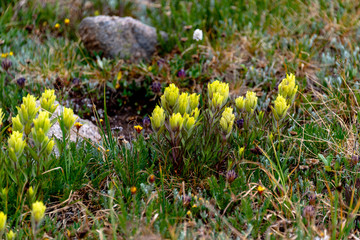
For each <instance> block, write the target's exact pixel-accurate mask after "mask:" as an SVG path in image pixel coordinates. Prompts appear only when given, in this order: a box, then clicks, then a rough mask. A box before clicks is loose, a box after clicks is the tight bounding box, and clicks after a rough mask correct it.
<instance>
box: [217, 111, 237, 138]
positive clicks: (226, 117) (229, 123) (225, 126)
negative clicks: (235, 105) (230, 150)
mask: <svg viewBox="0 0 360 240" xmlns="http://www.w3.org/2000/svg"><path fill="white" fill-rule="evenodd" d="M234 120H235V115H234V114H233V109H232V108H231V107H227V108H225V110H224V112H223V113H222V115H221V119H220V126H221V128H222V131H223V133H224V135H225V136H226V138H228V137H229V136H230V133H231V130H232V127H233V124H234Z"/></svg>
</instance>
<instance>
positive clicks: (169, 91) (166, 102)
mask: <svg viewBox="0 0 360 240" xmlns="http://www.w3.org/2000/svg"><path fill="white" fill-rule="evenodd" d="M178 97H179V88H177V87H176V86H175V84H173V83H172V84H170V85H169V86H168V87H167V88H165V92H164V95H162V96H161V105H162V106H163V108H166V107H167V106H168V107H173V106H174V105H175V104H176V102H177V100H178Z"/></svg>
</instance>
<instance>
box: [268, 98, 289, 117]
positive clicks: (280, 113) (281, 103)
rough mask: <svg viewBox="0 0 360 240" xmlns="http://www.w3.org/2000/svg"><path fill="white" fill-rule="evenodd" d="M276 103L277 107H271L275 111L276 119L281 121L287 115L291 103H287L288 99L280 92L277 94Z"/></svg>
mask: <svg viewBox="0 0 360 240" xmlns="http://www.w3.org/2000/svg"><path fill="white" fill-rule="evenodd" d="M274 105H275V108H274V107H271V109H272V111H273V113H274V116H275V119H276V120H277V121H279V120H281V119H283V118H284V117H285V115H286V112H287V110H288V109H289V107H290V105H288V104H287V102H286V99H285V98H284V97H283V96H281V95H280V94H279V95H278V96H277V98H276V100H275V103H274Z"/></svg>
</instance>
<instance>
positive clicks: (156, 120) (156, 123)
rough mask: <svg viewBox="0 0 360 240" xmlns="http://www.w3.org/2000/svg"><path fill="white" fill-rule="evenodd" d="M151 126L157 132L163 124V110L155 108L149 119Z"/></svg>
mask: <svg viewBox="0 0 360 240" xmlns="http://www.w3.org/2000/svg"><path fill="white" fill-rule="evenodd" d="M150 121H151V126H152V128H153V130H154V131H155V132H157V131H159V130H160V128H161V127H162V126H164V122H165V111H164V109H163V108H161V107H159V106H156V107H155V109H154V111H153V112H152V116H151V117H150Z"/></svg>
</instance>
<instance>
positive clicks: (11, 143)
mask: <svg viewBox="0 0 360 240" xmlns="http://www.w3.org/2000/svg"><path fill="white" fill-rule="evenodd" d="M25 146H26V142H25V140H23V133H21V132H18V131H14V132H12V134H11V135H10V137H9V139H8V147H9V156H10V158H11V160H13V161H14V162H17V160H18V159H19V157H20V156H21V154H22V153H23V151H24V148H25Z"/></svg>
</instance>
